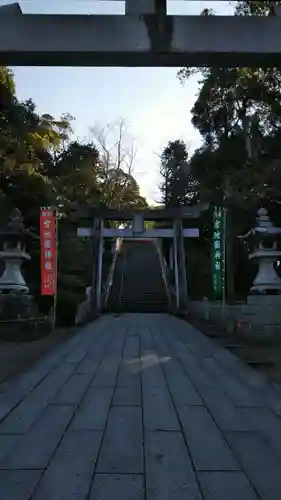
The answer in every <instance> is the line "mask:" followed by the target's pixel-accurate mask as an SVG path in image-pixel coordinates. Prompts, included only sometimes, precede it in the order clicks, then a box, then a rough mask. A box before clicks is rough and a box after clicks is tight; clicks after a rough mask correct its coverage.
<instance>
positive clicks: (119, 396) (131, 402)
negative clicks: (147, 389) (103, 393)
mask: <svg viewBox="0 0 281 500" xmlns="http://www.w3.org/2000/svg"><path fill="white" fill-rule="evenodd" d="M112 404H113V406H141V387H140V384H131V385H128V386H117V387H116V389H115V393H114V397H113V402H112Z"/></svg>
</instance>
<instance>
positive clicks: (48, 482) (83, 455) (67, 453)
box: [32, 430, 102, 500]
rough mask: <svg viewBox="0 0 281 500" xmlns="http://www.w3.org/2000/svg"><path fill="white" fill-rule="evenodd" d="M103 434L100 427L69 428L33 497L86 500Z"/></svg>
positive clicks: (34, 499) (37, 498)
mask: <svg viewBox="0 0 281 500" xmlns="http://www.w3.org/2000/svg"><path fill="white" fill-rule="evenodd" d="M101 437H102V435H101V432H97V431H88V432H84V431H72V430H68V431H67V433H66V434H65V436H64V438H63V440H62V442H61V443H60V445H59V447H58V449H57V451H56V453H55V455H54V457H53V460H52V461H51V463H50V465H49V467H48V468H47V471H46V473H45V474H44V477H43V479H42V481H41V483H40V485H39V487H38V489H37V490H36V493H35V495H34V497H33V498H32V500H49V499H52V500H70V499H72V498H73V499H75V500H85V498H86V496H87V494H88V492H89V490H90V486H91V482H92V476H93V473H94V468H95V464H96V459H97V454H98V450H99V447H100V443H101Z"/></svg>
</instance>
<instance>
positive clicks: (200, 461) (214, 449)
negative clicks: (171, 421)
mask: <svg viewBox="0 0 281 500" xmlns="http://www.w3.org/2000/svg"><path fill="white" fill-rule="evenodd" d="M179 415H180V420H181V424H182V426H183V431H184V433H185V437H186V440H187V444H188V446H189V448H190V453H191V456H192V459H193V462H194V466H195V468H196V470H206V471H214V470H221V471H224V470H234V471H235V470H239V469H240V468H241V467H240V466H239V464H238V462H237V460H236V459H235V456H234V454H233V453H232V451H231V449H230V447H229V446H228V443H227V441H226V440H225V439H224V437H223V435H222V433H221V432H220V430H219V429H218V427H217V426H216V424H215V422H214V420H213V419H212V417H211V415H210V414H209V412H208V411H207V410H206V408H204V407H200V406H189V407H188V406H182V407H180V408H179Z"/></svg>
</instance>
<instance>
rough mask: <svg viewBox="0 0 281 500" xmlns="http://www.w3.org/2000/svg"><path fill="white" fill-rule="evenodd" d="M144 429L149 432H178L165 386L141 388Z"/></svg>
mask: <svg viewBox="0 0 281 500" xmlns="http://www.w3.org/2000/svg"><path fill="white" fill-rule="evenodd" d="M143 418H144V427H145V429H146V430H151V431H153V430H154V431H159V430H162V431H179V430H180V425H179V421H178V418H177V415H176V412H175V408H174V406H173V402H172V399H171V396H170V393H169V391H168V389H167V387H166V386H162V387H152V388H150V389H149V390H146V389H144V388H143Z"/></svg>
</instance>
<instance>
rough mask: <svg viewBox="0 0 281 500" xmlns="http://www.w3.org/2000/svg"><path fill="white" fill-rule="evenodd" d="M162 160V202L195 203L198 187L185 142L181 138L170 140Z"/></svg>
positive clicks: (167, 204) (166, 203)
mask: <svg viewBox="0 0 281 500" xmlns="http://www.w3.org/2000/svg"><path fill="white" fill-rule="evenodd" d="M160 161H161V165H160V174H161V176H162V178H163V181H162V183H161V185H160V190H161V192H162V200H161V201H162V203H164V205H165V206H167V207H168V206H176V205H183V204H188V203H193V202H194V201H195V199H196V194H197V189H198V187H197V182H196V181H195V179H193V177H192V175H191V173H190V168H189V162H188V152H187V148H186V145H185V143H184V142H183V141H180V140H177V141H170V142H169V144H168V145H167V146H166V147H165V148H164V151H163V152H162V154H161V156H160Z"/></svg>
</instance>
